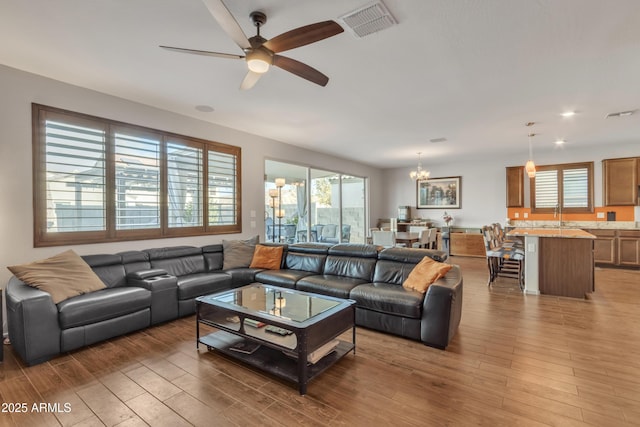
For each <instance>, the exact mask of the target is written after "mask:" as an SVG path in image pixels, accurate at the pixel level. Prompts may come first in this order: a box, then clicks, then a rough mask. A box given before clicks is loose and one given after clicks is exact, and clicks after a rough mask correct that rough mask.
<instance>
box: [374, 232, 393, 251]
mask: <svg viewBox="0 0 640 427" xmlns="http://www.w3.org/2000/svg"><path fill="white" fill-rule="evenodd" d="M371 242H372V243H373V244H374V245H377V246H384V247H385V248H392V247H394V246H395V245H396V236H395V233H394V232H393V231H383V230H378V231H372V232H371Z"/></svg>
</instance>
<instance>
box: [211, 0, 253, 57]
mask: <svg viewBox="0 0 640 427" xmlns="http://www.w3.org/2000/svg"><path fill="white" fill-rule="evenodd" d="M202 1H203V2H204V4H205V6H207V9H209V12H210V13H211V15H213V18H214V19H215V20H216V21H218V24H220V26H221V27H222V29H223V30H224V32H225V33H227V34H228V35H229V37H231V39H232V40H233V41H234V42H236V44H237V45H238V46H240V49H242V50H245V49H249V48H251V43H249V40H248V39H247V36H246V35H245V34H244V31H242V28H241V27H240V24H238V21H236V20H235V18H234V17H233V15H232V14H231V12H229V9H227V7H226V6H225V5H224V3H223V2H222V0H202Z"/></svg>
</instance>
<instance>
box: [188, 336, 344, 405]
mask: <svg viewBox="0 0 640 427" xmlns="http://www.w3.org/2000/svg"><path fill="white" fill-rule="evenodd" d="M245 339H246V338H243V337H241V336H238V335H234V334H231V333H229V332H225V331H218V332H213V333H211V334H209V335H206V336H203V337H200V342H201V343H202V344H204V345H206V346H207V349H209V350H211V349H214V350H217V351H219V352H220V353H222V354H225V355H227V356H229V357H232V358H234V359H237V360H240V361H242V362H244V363H246V364H248V365H250V366H253V367H256V368H258V369H260V370H262V371H265V372H268V373H270V374H273V375H275V376H277V377H280V378H282V379H285V380H287V381H291V382H293V383H296V384H298V386H299V387H300V394H305V393H306V384H307V383H308V382H309V381H310V380H311V379H313V378H314V377H316V376H318V375H320V374H321V373H323V372H324V371H325V370H326V369H327V368H329V367H330V366H331V365H333V364H334V363H336V362H337V361H338V360H340V359H342V358H343V357H344V356H345V355H346V354H347V353H349V352H350V351H353V350H354V348H355V346H354V344H353V343H350V342H348V341H340V343H339V344H338V346H337V347H336V349H335V350H334V351H332V352H331V353H329V354H327V355H326V356H324V357H323V358H322V359H320V360H319V361H318V362H316V363H315V364H311V363H309V364H307V369H306V371H307V375H306V376H307V377H306V378H300V377H299V366H298V361H297V360H296V359H294V358H292V357H289V356H287V355H285V354H284V353H283V352H282V351H281V350H277V349H275V348H271V347H269V346H267V345H264V344H263V345H261V346H260V347H259V348H258V349H257V350H256V351H254V352H253V353H251V354H246V353H241V352H238V351H234V350H230V347H231V346H233V345H234V344H236V343H238V342H239V341H243V340H245Z"/></svg>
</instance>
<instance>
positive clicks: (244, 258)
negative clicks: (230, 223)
mask: <svg viewBox="0 0 640 427" xmlns="http://www.w3.org/2000/svg"><path fill="white" fill-rule="evenodd" d="M257 244H258V236H254V237H252V238H250V239H247V240H223V241H222V250H223V253H224V261H223V265H222V268H223V269H224V270H228V269H230V268H238V267H249V265H250V264H251V260H252V259H253V253H254V251H255V249H256V245H257Z"/></svg>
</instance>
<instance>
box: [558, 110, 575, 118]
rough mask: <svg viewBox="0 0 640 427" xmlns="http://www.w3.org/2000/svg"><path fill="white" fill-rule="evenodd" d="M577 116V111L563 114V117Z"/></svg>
mask: <svg viewBox="0 0 640 427" xmlns="http://www.w3.org/2000/svg"><path fill="white" fill-rule="evenodd" d="M575 115H576V112H575V111H565V112H564V113H562V114H561V116H562V117H572V116H575Z"/></svg>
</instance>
